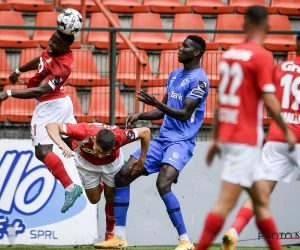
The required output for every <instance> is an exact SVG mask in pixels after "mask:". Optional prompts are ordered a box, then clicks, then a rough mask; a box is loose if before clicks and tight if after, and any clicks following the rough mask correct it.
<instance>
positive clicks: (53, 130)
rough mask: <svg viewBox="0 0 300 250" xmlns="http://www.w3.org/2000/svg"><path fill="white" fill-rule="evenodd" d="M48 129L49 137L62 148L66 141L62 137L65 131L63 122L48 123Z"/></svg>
mask: <svg viewBox="0 0 300 250" xmlns="http://www.w3.org/2000/svg"><path fill="white" fill-rule="evenodd" d="M46 130H47V133H48V135H49V137H50V138H51V139H52V140H53V141H54V142H55V144H56V145H57V146H58V147H59V148H62V147H63V145H64V141H63V140H62V139H61V136H60V135H61V133H62V131H63V129H62V123H58V122H53V123H48V124H47V125H46Z"/></svg>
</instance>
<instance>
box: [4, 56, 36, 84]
mask: <svg viewBox="0 0 300 250" xmlns="http://www.w3.org/2000/svg"><path fill="white" fill-rule="evenodd" d="M39 63H40V57H36V58H34V59H33V60H31V61H30V62H28V63H26V64H24V65H23V66H21V67H20V68H18V69H16V70H15V71H14V72H12V73H11V75H10V76H9V82H10V83H11V84H15V83H17V82H18V81H19V76H20V75H21V73H23V72H27V71H29V70H36V69H38V66H39Z"/></svg>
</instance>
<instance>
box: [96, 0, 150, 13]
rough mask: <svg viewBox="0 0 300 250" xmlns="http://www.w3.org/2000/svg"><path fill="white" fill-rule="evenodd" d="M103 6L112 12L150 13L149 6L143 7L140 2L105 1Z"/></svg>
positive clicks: (132, 0)
mask: <svg viewBox="0 0 300 250" xmlns="http://www.w3.org/2000/svg"><path fill="white" fill-rule="evenodd" d="M102 4H103V5H104V6H106V7H108V9H109V10H110V11H111V12H119V13H140V12H149V6H145V5H142V4H141V3H140V2H139V0H126V1H124V0H103V1H102Z"/></svg>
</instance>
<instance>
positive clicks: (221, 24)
mask: <svg viewBox="0 0 300 250" xmlns="http://www.w3.org/2000/svg"><path fill="white" fill-rule="evenodd" d="M243 22H244V16H243V15H240V14H220V15H218V17H217V24H216V29H217V30H242V29H243V27H242V25H243ZM244 40H245V34H230V35H228V34H215V36H214V42H216V43H218V44H220V46H221V47H222V49H224V50H226V49H228V48H229V47H230V46H231V45H233V44H237V43H240V42H243V41H244Z"/></svg>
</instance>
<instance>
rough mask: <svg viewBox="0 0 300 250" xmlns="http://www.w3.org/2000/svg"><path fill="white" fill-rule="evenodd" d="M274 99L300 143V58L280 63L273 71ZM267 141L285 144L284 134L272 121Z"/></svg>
mask: <svg viewBox="0 0 300 250" xmlns="http://www.w3.org/2000/svg"><path fill="white" fill-rule="evenodd" d="M274 83H275V86H276V97H277V98H278V100H279V102H280V103H281V116H282V118H283V120H284V121H285V122H286V123H287V125H288V127H289V128H290V129H291V130H292V131H293V132H294V134H295V136H296V137H297V142H298V143H300V110H299V103H300V89H299V85H300V57H297V58H296V59H294V60H292V61H286V62H282V63H280V64H279V65H278V66H277V67H276V68H275V70H274ZM268 141H279V142H285V141H286V140H285V138H284V134H283V132H282V130H281V129H280V128H279V126H278V125H277V124H276V123H275V122H274V121H272V122H271V125H270V129H269V134H268Z"/></svg>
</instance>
